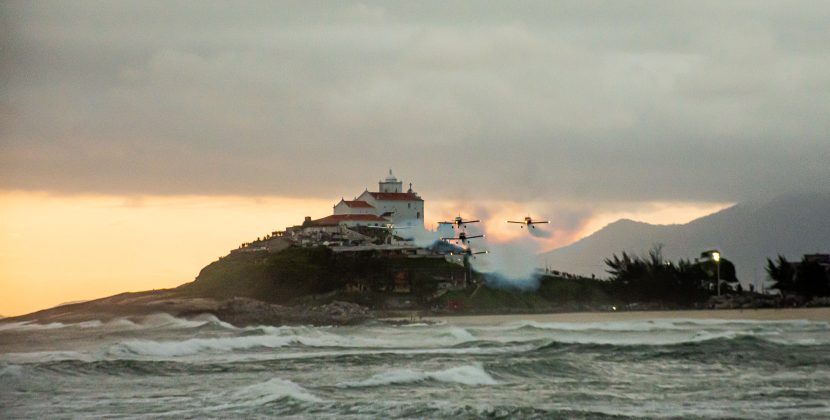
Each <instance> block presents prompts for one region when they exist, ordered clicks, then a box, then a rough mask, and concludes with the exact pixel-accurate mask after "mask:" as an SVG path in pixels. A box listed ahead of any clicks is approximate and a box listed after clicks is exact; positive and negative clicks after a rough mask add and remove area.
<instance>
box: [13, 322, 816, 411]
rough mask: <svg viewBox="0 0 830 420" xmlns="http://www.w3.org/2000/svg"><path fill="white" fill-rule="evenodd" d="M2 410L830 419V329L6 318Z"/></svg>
mask: <svg viewBox="0 0 830 420" xmlns="http://www.w3.org/2000/svg"><path fill="white" fill-rule="evenodd" d="M0 417H2V418H95V417H106V418H111V417H127V418H133V417H134V418H146V417H154V418H156V417H161V418H164V417H167V418H252V417H288V418H314V419H317V418H338V419H344V418H346V419H347V418H482V417H483V418H643V417H646V418H672V417H677V418H723V417H729V418H748V419H749V418H751V419H760V418H800V419H804V418H830V325H829V324H828V322H817V321H806V320H803V321H799V320H796V321H741V320H728V321H727V320H713V319H653V320H619V321H611V322H541V321H538V320H536V321H534V320H531V319H530V317H529V319H528V320H523V321H522V320H510V321H508V322H504V321H503V320H502V319H500V318H498V317H487V318H482V319H479V320H478V322H476V323H475V325H463V324H458V323H455V322H450V323H447V322H439V323H437V324H429V323H414V324H410V325H390V324H384V323H380V322H378V323H374V324H369V325H363V326H350V327H312V326H299V327H288V326H285V327H272V326H261V327H248V328H237V327H234V326H231V325H229V324H226V323H224V322H221V321H219V320H217V319H216V318H213V317H210V316H203V317H199V318H195V319H189V320H186V319H178V318H174V317H171V316H168V315H163V314H160V315H153V316H149V317H146V318H143V319H138V320H127V319H117V320H113V321H109V322H100V321H90V322H82V323H77V324H61V323H52V324H36V323H16V324H0Z"/></svg>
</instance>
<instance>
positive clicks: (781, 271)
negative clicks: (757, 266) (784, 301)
mask: <svg viewBox="0 0 830 420" xmlns="http://www.w3.org/2000/svg"><path fill="white" fill-rule="evenodd" d="M767 274H768V275H769V277H770V279H772V281H774V282H775V283H774V284H773V285H772V287H771V288H772V289H776V290H778V291H780V292H781V293H782V294H783V293H792V292H795V269H794V268H793V266H792V264H790V262H789V261H787V259H786V258H784V256H783V255H780V254H779V255H778V263H777V264H776V263H775V262H773V261H772V260H771V259H769V258H767Z"/></svg>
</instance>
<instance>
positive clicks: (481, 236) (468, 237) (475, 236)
mask: <svg viewBox="0 0 830 420" xmlns="http://www.w3.org/2000/svg"><path fill="white" fill-rule="evenodd" d="M483 237H484V235H473V236H467V237H466V238H464V239H473V238H483Z"/></svg>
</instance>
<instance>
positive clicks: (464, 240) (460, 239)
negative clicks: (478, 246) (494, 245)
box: [441, 232, 484, 245]
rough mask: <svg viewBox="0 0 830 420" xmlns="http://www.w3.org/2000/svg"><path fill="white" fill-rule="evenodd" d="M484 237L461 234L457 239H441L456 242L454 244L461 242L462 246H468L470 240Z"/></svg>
mask: <svg viewBox="0 0 830 420" xmlns="http://www.w3.org/2000/svg"><path fill="white" fill-rule="evenodd" d="M483 237H484V235H471V236H467V233H466V232H459V233H458V237H457V238H441V240H442V241H454V242H461V244H462V245H463V244H468V243H469V240H470V239H475V238H483Z"/></svg>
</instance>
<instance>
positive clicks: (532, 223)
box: [528, 220, 550, 225]
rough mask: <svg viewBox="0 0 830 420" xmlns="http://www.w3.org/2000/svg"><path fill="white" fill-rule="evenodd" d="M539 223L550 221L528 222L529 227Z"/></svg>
mask: <svg viewBox="0 0 830 420" xmlns="http://www.w3.org/2000/svg"><path fill="white" fill-rule="evenodd" d="M539 223H550V220H542V221H539V222H537V221H535V220H534V221H532V222H528V224H529V225H538V224H539Z"/></svg>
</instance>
